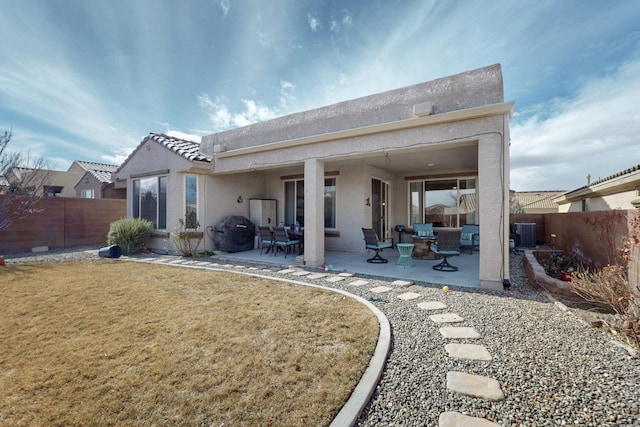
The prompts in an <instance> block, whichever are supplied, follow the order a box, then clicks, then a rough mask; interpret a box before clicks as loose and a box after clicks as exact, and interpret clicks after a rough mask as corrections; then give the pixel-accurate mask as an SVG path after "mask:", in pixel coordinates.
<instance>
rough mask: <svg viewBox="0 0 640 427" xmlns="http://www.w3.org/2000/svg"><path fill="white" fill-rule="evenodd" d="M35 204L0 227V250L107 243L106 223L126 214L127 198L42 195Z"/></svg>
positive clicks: (5, 251)
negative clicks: (27, 212) (32, 210)
mask: <svg viewBox="0 0 640 427" xmlns="http://www.w3.org/2000/svg"><path fill="white" fill-rule="evenodd" d="M0 197H2V196H0ZM35 208H36V209H38V210H39V212H36V213H33V214H30V215H27V216H25V217H23V218H21V219H19V220H18V221H15V222H14V223H13V224H11V225H10V226H9V228H6V229H4V230H1V231H0V254H10V253H18V252H28V251H31V249H32V248H34V247H39V246H48V247H49V248H50V249H63V248H72V247H77V246H89V245H98V244H106V241H107V233H108V232H109V225H110V224H111V223H112V222H113V221H116V220H118V219H121V218H125V217H126V214H127V210H126V200H116V199H79V198H69V197H44V198H42V199H40V200H39V201H38V202H37V203H36V204H35Z"/></svg>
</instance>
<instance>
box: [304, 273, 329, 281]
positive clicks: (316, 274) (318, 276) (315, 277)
mask: <svg viewBox="0 0 640 427" xmlns="http://www.w3.org/2000/svg"><path fill="white" fill-rule="evenodd" d="M323 277H327V275H326V274H322V273H313V274H311V275H309V276H307V279H314V280H315V279H322V278H323Z"/></svg>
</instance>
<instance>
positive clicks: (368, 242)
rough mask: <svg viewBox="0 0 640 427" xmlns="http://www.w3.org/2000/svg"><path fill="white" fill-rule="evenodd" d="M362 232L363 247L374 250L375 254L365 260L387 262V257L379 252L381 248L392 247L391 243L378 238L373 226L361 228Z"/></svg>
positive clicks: (375, 262)
mask: <svg viewBox="0 0 640 427" xmlns="http://www.w3.org/2000/svg"><path fill="white" fill-rule="evenodd" d="M362 233H363V234H364V243H365V247H366V248H367V249H371V250H373V251H376V254H375V255H374V256H373V258H369V259H368V260H367V262H370V263H374V264H384V263H387V262H389V260H388V259H385V258H382V256H380V252H381V251H382V250H383V249H387V248H392V247H393V243H391V242H385V241H383V240H380V239H379V238H378V234H377V233H376V232H375V230H374V229H373V228H363V229H362Z"/></svg>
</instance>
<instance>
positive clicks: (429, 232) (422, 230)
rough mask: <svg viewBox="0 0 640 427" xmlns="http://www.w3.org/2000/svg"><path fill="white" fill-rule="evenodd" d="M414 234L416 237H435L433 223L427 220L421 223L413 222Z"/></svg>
mask: <svg viewBox="0 0 640 427" xmlns="http://www.w3.org/2000/svg"><path fill="white" fill-rule="evenodd" d="M413 236H414V237H433V223H432V222H427V223H425V224H421V223H416V224H413Z"/></svg>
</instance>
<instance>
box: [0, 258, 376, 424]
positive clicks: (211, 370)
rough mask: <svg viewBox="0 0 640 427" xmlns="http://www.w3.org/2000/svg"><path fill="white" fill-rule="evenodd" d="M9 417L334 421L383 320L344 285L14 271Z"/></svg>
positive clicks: (0, 316)
mask: <svg viewBox="0 0 640 427" xmlns="http://www.w3.org/2000/svg"><path fill="white" fill-rule="evenodd" d="M0 301H2V310H0V343H1V344H0V424H3V425H24V426H27V425H29V426H30V425H142V424H143V425H207V426H216V427H218V426H221V425H224V426H240V425H247V426H248V425H251V426H269V425H272V426H286V425H296V426H299V425H314V426H316V425H328V424H329V423H330V422H331V420H332V419H333V417H334V416H335V415H336V414H337V412H338V411H339V410H340V408H341V407H342V405H343V404H344V402H345V401H346V400H347V398H348V397H349V395H350V394H351V392H352V390H353V388H354V387H355V385H356V384H357V382H358V381H359V379H360V376H361V375H362V373H363V372H364V370H365V369H366V367H367V364H368V362H369V359H370V357H371V354H372V352H373V350H374V347H375V344H376V341H377V337H378V323H377V319H376V318H375V317H374V316H373V314H371V312H370V311H368V310H367V309H366V308H365V307H364V306H363V305H362V304H360V303H357V302H356V301H354V300H353V299H351V298H346V297H343V296H342V295H339V294H336V293H332V292H328V291H323V290H319V289H314V288H308V287H304V286H296V285H292V284H287V283H283V282H277V281H272V280H266V279H259V278H253V277H248V276H245V275H237V274H233V273H219V272H211V271H206V270H195V269H187V268H176V267H170V266H162V265H151V264H141V263H135V262H126V261H123V260H103V259H101V260H92V261H88V260H87V261H75V262H61V263H41V264H31V265H15V264H14V265H11V264H9V265H7V266H6V267H0Z"/></svg>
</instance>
